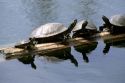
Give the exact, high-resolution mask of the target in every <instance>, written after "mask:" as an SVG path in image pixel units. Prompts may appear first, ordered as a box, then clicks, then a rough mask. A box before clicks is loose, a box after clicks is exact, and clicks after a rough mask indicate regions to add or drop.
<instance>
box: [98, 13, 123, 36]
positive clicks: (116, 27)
mask: <svg viewBox="0 0 125 83" xmlns="http://www.w3.org/2000/svg"><path fill="white" fill-rule="evenodd" d="M102 19H103V21H104V22H105V24H104V25H103V26H101V27H100V30H101V31H105V30H106V31H109V32H111V33H113V34H115V33H125V14H123V15H122V14H119V15H114V16H112V17H111V18H110V20H109V19H108V18H107V17H106V16H102Z"/></svg>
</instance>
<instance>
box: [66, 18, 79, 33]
mask: <svg viewBox="0 0 125 83" xmlns="http://www.w3.org/2000/svg"><path fill="white" fill-rule="evenodd" d="M76 24H77V19H75V20H74V21H73V22H72V23H71V24H70V26H69V28H68V30H67V33H71V31H72V30H73V28H74V27H75V26H76Z"/></svg>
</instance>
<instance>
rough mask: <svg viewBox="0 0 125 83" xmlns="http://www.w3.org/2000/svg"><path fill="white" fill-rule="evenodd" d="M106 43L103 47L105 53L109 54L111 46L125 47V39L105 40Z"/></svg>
mask: <svg viewBox="0 0 125 83" xmlns="http://www.w3.org/2000/svg"><path fill="white" fill-rule="evenodd" d="M104 43H105V47H104V49H103V53H104V54H107V53H108V52H109V50H110V47H111V46H114V47H117V48H125V39H123V40H117V41H115V40H108V41H104Z"/></svg>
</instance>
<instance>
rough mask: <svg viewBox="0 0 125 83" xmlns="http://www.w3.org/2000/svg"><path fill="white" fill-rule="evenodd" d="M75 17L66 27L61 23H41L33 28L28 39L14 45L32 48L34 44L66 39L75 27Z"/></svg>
mask: <svg viewBox="0 0 125 83" xmlns="http://www.w3.org/2000/svg"><path fill="white" fill-rule="evenodd" d="M76 23H77V19H75V20H74V21H73V22H72V23H71V24H70V26H69V27H68V28H66V27H65V26H64V25H63V24H62V23H47V24H44V25H41V26H40V27H38V28H36V29H34V30H33V31H32V32H31V35H30V37H29V39H28V41H26V42H23V43H21V44H18V45H16V46H15V47H17V48H27V49H32V48H33V47H34V46H35V44H36V43H37V44H41V43H49V42H57V41H64V42H65V41H66V40H67V39H68V38H70V33H71V31H72V29H73V28H74V27H75V25H76Z"/></svg>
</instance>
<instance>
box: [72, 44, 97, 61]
mask: <svg viewBox="0 0 125 83" xmlns="http://www.w3.org/2000/svg"><path fill="white" fill-rule="evenodd" d="M97 44H98V42H94V43H92V44H88V45H79V46H74V48H75V50H76V51H77V52H80V53H82V56H83V60H84V61H85V62H87V63H88V62H89V58H88V56H87V54H88V53H90V52H91V51H93V50H95V48H96V47H97Z"/></svg>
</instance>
